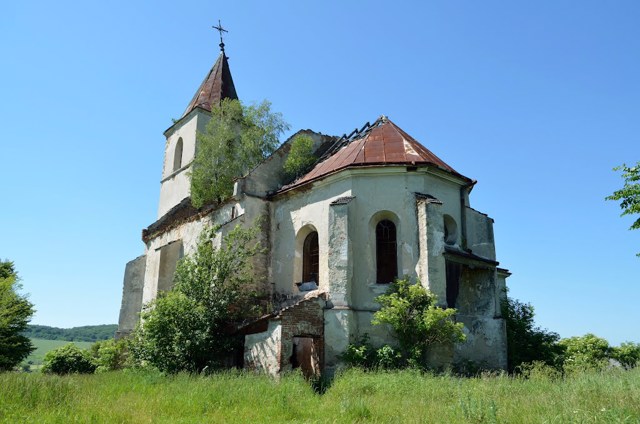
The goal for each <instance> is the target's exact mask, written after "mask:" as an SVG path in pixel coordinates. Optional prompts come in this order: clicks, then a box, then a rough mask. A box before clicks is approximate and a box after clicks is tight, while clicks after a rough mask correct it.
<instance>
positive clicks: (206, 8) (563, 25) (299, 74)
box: [0, 0, 640, 344]
mask: <svg viewBox="0 0 640 424" xmlns="http://www.w3.org/2000/svg"><path fill="white" fill-rule="evenodd" d="M218 19H221V20H222V24H223V26H225V27H226V28H227V29H228V30H229V34H228V35H227V36H226V39H225V42H226V45H227V54H228V56H229V57H230V61H229V63H230V66H231V71H232V74H233V77H234V81H235V84H236V89H237V91H238V94H239V96H240V97H241V99H242V100H243V101H245V102H246V103H252V102H258V101H261V100H263V99H268V100H270V101H271V102H272V103H273V109H274V110H276V111H279V112H282V114H283V115H284V117H285V119H286V120H287V121H288V122H289V123H290V124H291V130H292V131H295V130H298V129H301V128H310V129H313V130H315V131H321V132H323V133H325V134H337V135H339V134H342V133H345V132H350V131H351V130H352V129H353V128H355V127H361V126H362V125H363V124H364V123H365V122H367V121H373V120H375V119H376V118H377V117H378V116H379V115H381V114H385V115H387V116H389V117H390V118H391V119H392V120H393V121H394V122H395V123H396V124H398V125H399V126H400V127H402V128H403V129H404V130H405V131H407V132H408V133H409V134H411V135H412V136H413V137H414V138H416V139H417V140H419V141H421V142H422V143H423V144H424V145H425V146H427V147H428V148H429V149H431V150H432V151H433V152H434V153H436V154H437V155H438V156H440V157H441V158H442V159H444V160H445V161H446V162H448V163H449V164H450V165H452V166H453V167H454V168H455V169H456V170H458V171H459V172H461V173H463V174H465V175H467V176H469V177H471V178H474V179H477V180H478V181H479V182H478V185H477V186H476V187H475V189H474V191H473V193H472V197H471V202H472V206H473V207H474V208H476V209H479V210H481V211H483V212H486V213H488V214H489V215H490V216H491V217H492V218H494V219H495V236H496V244H497V253H498V259H499V260H500V262H501V266H504V267H506V268H508V269H510V270H511V271H512V272H513V276H512V277H511V278H510V279H509V281H508V283H509V286H510V293H511V295H512V296H513V297H515V298H518V299H521V300H523V301H527V302H531V303H532V304H533V305H534V306H535V308H536V313H537V316H536V319H537V322H538V323H539V324H540V325H541V326H542V327H546V328H548V329H550V330H553V331H557V332H559V333H560V335H561V336H563V337H569V336H573V335H581V334H585V333H587V332H593V333H595V334H597V335H599V336H602V337H605V338H607V339H608V340H609V341H610V342H611V343H614V344H617V343H620V342H621V341H624V340H632V341H636V342H640V332H639V331H638V329H637V323H638V322H640V308H638V307H637V305H636V303H637V299H639V298H640V284H638V283H640V281H639V280H640V278H639V275H640V259H638V258H636V257H635V253H636V252H639V251H640V231H635V232H633V231H628V230H627V228H628V227H629V226H630V225H631V222H632V218H631V217H625V218H620V217H619V213H620V210H619V207H618V205H617V204H615V203H614V202H605V201H604V197H605V196H607V195H608V194H610V193H611V192H613V191H614V190H615V189H617V188H619V187H620V186H621V185H622V180H621V178H620V176H619V175H618V174H616V173H614V172H613V171H612V170H611V169H612V168H613V167H614V166H616V165H619V164H621V163H623V162H626V163H628V164H631V163H635V162H636V161H638V160H640V136H639V134H640V119H638V117H639V113H640V26H639V25H638V24H637V23H638V21H639V20H640V3H639V2H637V1H616V2H601V1H580V2H568V1H560V2H558V1H538V2H504V1H500V2H498V1H483V2H477V1H450V0H447V1H444V0H443V1H420V2H396V3H395V4H392V3H390V2H381V1H371V2H364V1H324V2H300V1H290V2H261V1H238V2H229V1H226V2H220V1H191V2H188V3H184V4H178V3H176V2H166V1H154V2H150V1H146V2H142V1H120V0H117V1H110V2H76V1H73V2H72V1H64V0H63V1H58V2H49V1H31V0H25V1H22V2H10V3H8V4H5V5H4V6H3V13H2V14H1V16H0V54H2V58H3V60H2V64H3V65H2V66H1V67H0V120H1V121H0V122H1V123H2V133H3V134H2V135H3V137H2V142H1V147H2V148H1V149H0V158H1V162H0V163H1V164H2V166H1V167H0V178H1V181H2V202H1V203H2V206H1V207H0V258H7V259H11V260H13V261H14V262H15V264H16V267H17V269H18V270H19V272H20V275H21V277H22V280H23V285H24V292H27V293H30V299H31V300H32V301H33V302H34V303H35V306H36V309H37V313H36V315H35V317H34V319H33V323H36V324H46V325H54V326H60V327H70V326H77V325H86V324H101V323H114V322H117V318H118V311H119V307H120V296H121V290H122V277H123V272H124V264H125V263H126V262H127V261H129V260H131V259H133V258H135V257H137V256H139V255H141V254H142V253H143V252H144V245H143V243H142V241H141V239H140V233H141V229H142V228H144V227H146V226H148V225H149V224H151V223H152V222H153V221H154V220H155V218H156V211H157V202H158V196H159V188H160V184H159V180H160V175H161V166H162V158H163V149H164V138H163V136H162V132H163V131H164V130H165V129H166V128H167V127H169V126H170V125H171V119H172V118H177V117H179V116H180V115H181V114H182V112H183V110H184V108H185V107H186V105H187V103H188V102H189V100H190V99H191V96H192V95H193V93H194V92H195V90H196V88H197V87H198V85H199V83H200V82H201V80H202V78H203V77H204V76H205V74H206V73H207V71H208V70H209V68H210V67H211V65H212V64H213V62H214V61H215V59H216V57H217V55H218V46H217V44H218V42H219V40H218V38H217V33H216V32H214V31H213V30H212V29H211V26H212V25H213V24H215V23H217V21H218Z"/></svg>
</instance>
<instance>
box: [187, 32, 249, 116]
mask: <svg viewBox="0 0 640 424" xmlns="http://www.w3.org/2000/svg"><path fill="white" fill-rule="evenodd" d="M213 28H215V29H217V30H218V32H220V56H218V60H216V63H215V64H214V65H213V67H212V68H211V70H210V71H209V73H208V74H207V76H206V77H205V79H204V81H202V84H200V87H199V88H198V91H196V93H195V95H194V96H193V99H191V101H190V102H189V105H188V106H187V108H186V109H185V111H184V113H183V114H182V117H181V118H184V117H185V116H187V115H188V114H189V113H190V112H191V111H192V110H194V109H195V108H202V109H205V110H207V111H211V107H212V106H218V105H220V102H221V101H222V100H223V99H237V98H238V94H237V93H236V87H235V86H234V85H233V78H232V77H231V70H230V69H229V62H228V60H229V58H228V57H227V55H226V53H225V51H224V42H223V41H222V34H223V33H224V32H228V31H227V30H226V29H224V28H222V25H220V21H218V25H217V26H213Z"/></svg>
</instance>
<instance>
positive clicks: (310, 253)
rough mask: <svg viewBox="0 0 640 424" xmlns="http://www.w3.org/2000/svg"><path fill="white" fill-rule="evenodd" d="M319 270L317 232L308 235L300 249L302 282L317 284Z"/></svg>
mask: <svg viewBox="0 0 640 424" xmlns="http://www.w3.org/2000/svg"><path fill="white" fill-rule="evenodd" d="M319 269H320V249H319V247H318V232H317V231H314V232H312V233H310V234H309V235H308V236H307V237H306V238H305V239H304V245H303V248H302V281H303V282H309V281H315V282H316V283H317V282H318V271H319Z"/></svg>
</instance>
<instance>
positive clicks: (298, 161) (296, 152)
mask: <svg viewBox="0 0 640 424" xmlns="http://www.w3.org/2000/svg"><path fill="white" fill-rule="evenodd" d="M315 161H316V157H315V156H314V154H313V139H312V138H311V137H309V136H308V135H306V134H300V135H297V136H296V137H295V138H294V139H293V140H292V141H291V150H290V151H289V156H287V160H286V161H285V162H284V172H285V175H286V177H287V179H290V180H293V179H295V178H298V177H299V176H301V175H302V174H304V173H305V172H306V171H307V170H308V169H309V168H310V167H311V165H313V164H314V163H315Z"/></svg>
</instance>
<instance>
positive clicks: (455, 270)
mask: <svg viewBox="0 0 640 424" xmlns="http://www.w3.org/2000/svg"><path fill="white" fill-rule="evenodd" d="M461 273H462V265H460V264H457V263H455V262H451V261H447V263H446V274H447V308H455V307H456V302H457V301H458V294H459V293H460V274H461Z"/></svg>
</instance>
